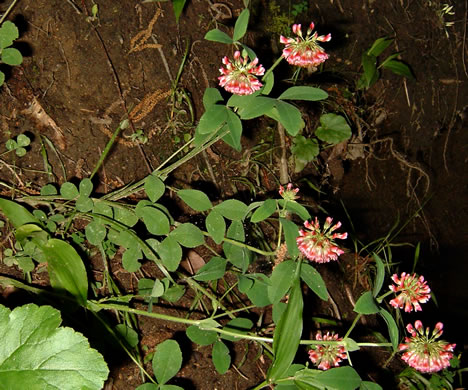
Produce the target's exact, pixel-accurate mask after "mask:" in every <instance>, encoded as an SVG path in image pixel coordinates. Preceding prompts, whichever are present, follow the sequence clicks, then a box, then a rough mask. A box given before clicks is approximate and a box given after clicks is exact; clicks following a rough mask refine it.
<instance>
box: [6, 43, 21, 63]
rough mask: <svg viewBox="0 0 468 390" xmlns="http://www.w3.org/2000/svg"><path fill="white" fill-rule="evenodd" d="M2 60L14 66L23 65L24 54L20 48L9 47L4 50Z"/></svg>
mask: <svg viewBox="0 0 468 390" xmlns="http://www.w3.org/2000/svg"><path fill="white" fill-rule="evenodd" d="M2 62H4V63H5V64H7V65H12V66H16V65H21V63H22V62H23V56H22V55H21V53H20V51H19V50H18V49H15V48H14V47H8V48H6V49H3V51H2Z"/></svg>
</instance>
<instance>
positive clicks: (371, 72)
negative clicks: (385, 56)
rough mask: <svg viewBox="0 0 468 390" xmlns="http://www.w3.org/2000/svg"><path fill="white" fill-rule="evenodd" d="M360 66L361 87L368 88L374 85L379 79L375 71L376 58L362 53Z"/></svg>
mask: <svg viewBox="0 0 468 390" xmlns="http://www.w3.org/2000/svg"><path fill="white" fill-rule="evenodd" d="M361 64H362V69H363V74H362V81H361V82H360V83H361V84H362V87H364V88H369V87H371V86H372V85H373V84H375V83H376V82H377V80H378V78H379V72H378V71H377V57H375V56H373V55H369V54H367V53H363V54H362V57H361Z"/></svg>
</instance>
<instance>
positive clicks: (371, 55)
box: [357, 37, 414, 89]
mask: <svg viewBox="0 0 468 390" xmlns="http://www.w3.org/2000/svg"><path fill="white" fill-rule="evenodd" d="M393 41H394V39H393V38H386V37H383V38H379V39H377V40H376V41H375V42H374V43H373V44H372V46H371V47H370V49H369V50H366V51H365V52H364V53H363V54H362V59H361V64H362V68H363V73H362V75H361V78H360V79H359V80H358V83H357V87H358V89H367V88H370V87H372V86H373V85H374V84H375V83H376V82H377V81H378V80H379V78H380V76H381V73H380V72H381V71H380V69H381V68H384V69H388V70H390V71H391V72H393V73H395V74H397V75H400V76H404V77H406V78H409V79H413V78H414V75H413V72H412V71H411V69H410V67H409V66H408V65H406V64H405V63H404V62H403V61H401V60H398V59H397V57H398V56H399V55H400V53H399V52H398V53H393V54H390V55H389V56H388V57H387V58H385V59H384V60H383V61H379V56H380V55H381V54H382V53H383V52H384V51H385V49H387V48H388V47H389V46H390V45H391V44H392V42H393Z"/></svg>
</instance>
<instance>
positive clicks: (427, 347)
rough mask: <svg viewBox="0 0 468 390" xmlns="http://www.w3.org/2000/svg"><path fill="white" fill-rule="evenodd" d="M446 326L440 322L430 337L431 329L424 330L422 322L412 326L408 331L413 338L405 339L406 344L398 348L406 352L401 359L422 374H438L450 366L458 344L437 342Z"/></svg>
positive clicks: (408, 326)
mask: <svg viewBox="0 0 468 390" xmlns="http://www.w3.org/2000/svg"><path fill="white" fill-rule="evenodd" d="M443 327H444V325H443V324H442V323H441V322H438V323H437V324H436V326H435V328H434V330H433V331H432V335H431V337H429V327H428V328H426V331H424V329H423V324H422V322H421V321H419V320H418V321H416V322H415V323H414V327H413V325H411V324H408V325H407V326H406V330H407V331H408V332H409V333H410V334H411V337H405V343H402V344H400V345H399V346H398V349H399V350H400V351H406V352H405V353H403V355H402V356H401V358H402V359H403V360H404V361H405V362H406V363H407V364H408V365H409V366H411V367H413V368H415V369H416V370H418V371H421V372H425V373H427V372H437V371H440V370H443V369H444V368H447V367H449V366H450V359H452V357H453V353H452V352H453V350H454V349H455V346H456V344H449V343H448V342H446V341H444V340H437V339H438V338H439V337H440V336H442V333H443V331H442V328H443Z"/></svg>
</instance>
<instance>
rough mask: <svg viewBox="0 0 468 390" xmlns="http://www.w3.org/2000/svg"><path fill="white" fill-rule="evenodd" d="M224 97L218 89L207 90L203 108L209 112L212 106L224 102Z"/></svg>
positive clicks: (204, 95)
mask: <svg viewBox="0 0 468 390" xmlns="http://www.w3.org/2000/svg"><path fill="white" fill-rule="evenodd" d="M222 101H223V97H222V96H221V93H220V92H219V91H218V90H217V89H216V88H207V89H205V93H204V94H203V107H204V108H205V110H207V109H208V108H209V107H210V106H212V105H214V104H216V103H218V102H222Z"/></svg>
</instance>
